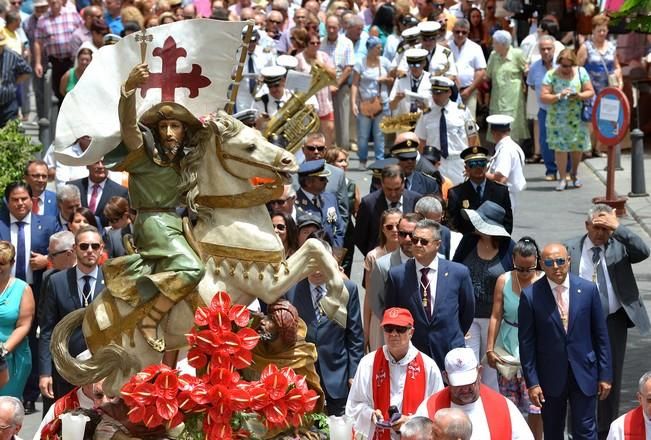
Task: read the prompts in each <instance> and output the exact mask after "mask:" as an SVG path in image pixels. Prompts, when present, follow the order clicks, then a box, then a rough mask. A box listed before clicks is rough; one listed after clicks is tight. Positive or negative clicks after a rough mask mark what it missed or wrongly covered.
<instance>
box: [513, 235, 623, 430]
mask: <svg viewBox="0 0 651 440" xmlns="http://www.w3.org/2000/svg"><path fill="white" fill-rule="evenodd" d="M541 261H542V267H543V270H544V271H545V276H544V277H543V278H541V279H540V280H538V281H536V282H535V283H534V284H532V285H531V286H529V287H527V288H526V289H524V293H523V294H522V295H521V296H520V305H519V308H518V330H519V332H518V341H519V343H520V361H521V363H522V372H523V375H524V379H525V381H526V384H527V390H528V392H529V398H530V399H531V403H532V404H534V405H536V406H539V407H542V419H543V431H544V435H545V438H550V439H560V438H563V437H564V430H565V417H566V413H567V401H568V399H569V402H570V408H571V411H570V413H571V431H572V436H573V438H575V439H586V440H596V439H597V422H596V413H597V400H605V399H606V398H607V397H608V394H609V393H610V388H611V383H612V381H613V373H612V363H611V352H610V342H609V340H608V330H607V328H606V319H605V317H604V313H603V311H602V305H601V300H600V298H599V290H598V289H597V285H596V284H594V283H592V282H590V281H586V280H584V279H582V278H581V277H579V276H577V275H575V274H569V275H568V272H569V270H570V261H571V259H570V256H569V255H568V252H567V249H566V248H565V246H563V245H562V244H560V243H551V244H548V245H547V246H545V248H544V249H543V251H542V256H541Z"/></svg>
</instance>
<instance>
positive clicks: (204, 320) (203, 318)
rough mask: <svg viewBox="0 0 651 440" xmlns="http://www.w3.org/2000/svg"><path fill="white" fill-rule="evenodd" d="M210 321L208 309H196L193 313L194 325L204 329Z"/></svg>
mask: <svg viewBox="0 0 651 440" xmlns="http://www.w3.org/2000/svg"><path fill="white" fill-rule="evenodd" d="M209 319H210V309H209V308H208V307H197V311H196V312H194V324H195V325H197V326H199V327H206V326H207V325H208V320H209Z"/></svg>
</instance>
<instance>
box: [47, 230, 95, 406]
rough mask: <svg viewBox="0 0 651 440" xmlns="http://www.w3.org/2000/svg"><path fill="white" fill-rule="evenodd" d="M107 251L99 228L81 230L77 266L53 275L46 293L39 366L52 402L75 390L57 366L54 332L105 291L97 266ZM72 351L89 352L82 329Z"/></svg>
mask: <svg viewBox="0 0 651 440" xmlns="http://www.w3.org/2000/svg"><path fill="white" fill-rule="evenodd" d="M103 251H104V243H103V241H102V237H101V236H100V234H99V232H98V231H97V229H96V228H95V227H93V226H85V227H82V228H81V229H79V231H77V234H76V235H75V244H74V252H75V255H76V256H77V265H76V266H75V267H72V268H70V269H67V270H62V271H60V272H57V273H55V274H54V275H52V276H51V277H50V280H49V282H48V285H47V286H46V289H45V291H44V292H43V295H42V297H43V303H42V304H41V312H40V314H39V318H40V322H39V324H40V328H41V335H40V338H39V341H38V353H39V364H38V365H39V371H40V375H41V377H40V381H39V386H40V389H41V393H42V394H43V395H44V396H45V397H49V398H50V399H58V398H60V397H62V396H64V395H65V394H67V393H69V392H70V391H71V390H72V389H73V388H74V387H73V386H72V385H71V384H69V383H68V382H66V381H65V380H64V379H63V378H62V377H61V376H60V375H59V373H58V372H57V371H56V369H55V368H54V367H53V364H52V354H51V352H50V341H51V339H52V331H53V330H54V327H55V326H56V325H57V324H58V323H59V321H61V319H63V317H64V316H66V315H67V314H68V313H70V312H72V311H74V310H77V309H80V308H82V307H86V306H87V305H88V304H90V303H91V302H92V301H93V299H95V298H96V297H97V295H99V294H100V292H101V291H102V289H104V276H103V274H102V271H101V270H100V269H99V266H98V264H97V263H98V261H99V258H100V256H101V255H102V252H103ZM68 349H69V351H70V354H71V355H72V356H77V355H78V354H79V353H81V352H82V351H84V350H86V343H85V341H84V337H83V334H82V333H81V329H77V330H76V331H75V333H73V335H72V337H71V338H70V342H69V344H68Z"/></svg>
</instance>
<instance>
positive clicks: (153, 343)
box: [145, 337, 165, 353]
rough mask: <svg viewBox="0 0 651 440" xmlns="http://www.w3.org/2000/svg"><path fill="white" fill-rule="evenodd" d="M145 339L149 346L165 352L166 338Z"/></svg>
mask: <svg viewBox="0 0 651 440" xmlns="http://www.w3.org/2000/svg"><path fill="white" fill-rule="evenodd" d="M145 341H147V344H149V346H150V347H151V348H153V349H154V350H155V351H157V352H159V353H163V352H164V351H165V339H163V338H151V337H146V338H145Z"/></svg>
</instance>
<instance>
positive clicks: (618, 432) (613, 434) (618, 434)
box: [606, 413, 651, 440]
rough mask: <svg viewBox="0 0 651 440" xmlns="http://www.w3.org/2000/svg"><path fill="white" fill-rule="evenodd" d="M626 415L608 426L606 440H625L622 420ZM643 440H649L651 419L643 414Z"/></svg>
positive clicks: (650, 439) (650, 437)
mask: <svg viewBox="0 0 651 440" xmlns="http://www.w3.org/2000/svg"><path fill="white" fill-rule="evenodd" d="M625 417H626V414H623V415H621V416H620V417H618V418H617V419H615V420H614V421H613V423H611V424H610V431H608V437H607V438H606V440H626V437H624V418H625ZM643 418H644V430H645V436H644V439H645V440H651V417H648V416H647V415H646V414H644V413H643Z"/></svg>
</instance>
